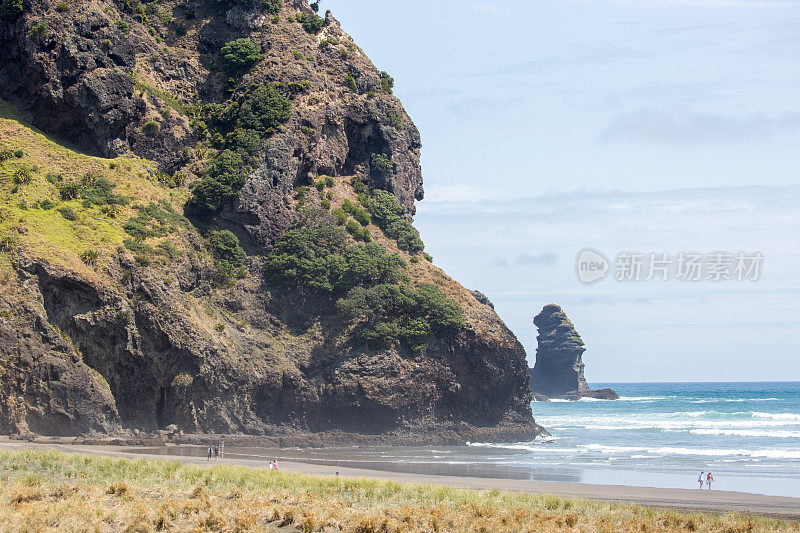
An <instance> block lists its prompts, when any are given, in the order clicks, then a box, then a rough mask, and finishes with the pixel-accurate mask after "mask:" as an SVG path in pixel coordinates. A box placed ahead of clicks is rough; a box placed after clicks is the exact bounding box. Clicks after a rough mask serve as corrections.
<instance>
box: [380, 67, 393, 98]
mask: <svg viewBox="0 0 800 533" xmlns="http://www.w3.org/2000/svg"><path fill="white" fill-rule="evenodd" d="M392 89H394V78H393V77H391V76H389V74H388V73H387V72H385V71H381V92H382V93H384V94H392Z"/></svg>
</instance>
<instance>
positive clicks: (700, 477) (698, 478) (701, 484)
mask: <svg viewBox="0 0 800 533" xmlns="http://www.w3.org/2000/svg"><path fill="white" fill-rule="evenodd" d="M703 474H705V471H703V472H700V475H699V476H697V481H698V482H699V483H700V490H703Z"/></svg>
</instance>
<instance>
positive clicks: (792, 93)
mask: <svg viewBox="0 0 800 533" xmlns="http://www.w3.org/2000/svg"><path fill="white" fill-rule="evenodd" d="M322 7H323V9H332V10H333V12H334V15H335V16H336V17H337V18H338V19H339V20H340V22H341V23H342V26H343V29H344V30H345V31H347V32H349V33H350V34H351V35H353V37H354V38H355V39H356V41H357V42H358V43H359V45H360V46H361V47H362V48H363V49H364V50H365V51H366V52H367V53H368V54H369V55H370V57H371V58H372V60H373V61H374V62H375V63H376V65H377V66H378V67H379V68H381V69H384V70H387V71H389V72H390V73H391V74H392V75H393V76H394V77H395V80H396V82H395V93H396V94H397V95H398V96H399V97H400V99H401V100H402V101H403V103H404V105H405V107H406V109H407V110H408V112H409V114H410V115H411V117H412V118H413V119H414V121H415V123H416V124H417V126H418V127H419V128H420V131H421V133H422V142H423V161H422V165H423V175H424V180H425V189H426V199H425V200H424V201H422V202H420V203H419V204H418V215H417V218H416V223H417V227H418V228H419V229H420V231H421V232H422V236H423V239H424V240H425V243H426V246H427V249H428V251H429V252H430V253H431V254H433V256H434V257H435V260H436V263H437V264H438V265H440V266H441V267H443V268H444V269H445V270H446V271H447V272H448V273H449V274H450V275H452V276H453V277H455V278H456V279H457V280H458V281H460V282H461V283H463V284H464V285H466V286H467V287H469V288H476V289H480V290H481V291H483V292H484V293H486V294H487V295H488V296H489V297H490V298H491V299H492V300H493V301H494V303H495V305H496V308H497V311H498V312H499V313H500V315H501V316H502V317H503V319H504V320H505V321H506V323H507V324H508V325H509V327H511V329H512V330H513V331H514V332H515V333H516V334H517V336H518V337H519V339H520V340H521V341H522V343H523V344H524V345H525V348H526V349H527V351H528V358H529V360H530V362H531V364H533V361H534V357H535V351H536V330H535V328H534V326H533V324H532V317H533V315H535V314H536V313H537V312H538V311H540V310H541V308H542V306H543V305H545V304H547V303H550V302H555V303H559V304H561V305H562V306H563V307H564V309H565V310H566V311H567V313H568V315H569V316H570V317H571V318H572V321H573V322H574V323H575V325H576V327H577V329H578V331H579V332H580V333H581V335H582V337H583V339H584V341H585V342H586V344H587V347H588V349H587V352H586V354H585V355H584V361H585V362H586V373H587V377H588V378H589V381H590V382H591V381H724V380H731V381H740V380H741V381H746V380H800V357H798V356H800V348H798V344H799V342H798V341H800V298H799V297H800V282H798V280H799V279H800V277H798V269H800V242H799V241H798V239H800V210H799V209H798V205H799V204H800V170H799V169H800V165H799V163H800V149H799V147H800V100H798V96H799V95H800V32H798V28H799V27H800V3H797V2H794V1H785V2H784V1H769V0H766V1H761V0H616V1H615V0H596V1H580V0H578V1H569V0H567V1H564V0H560V1H550V0H544V1H537V2H521V1H512V0H476V1H469V0H462V1H451V0H447V1H422V0H406V1H404V2H374V1H367V0H324V1H323V2H322ZM584 248H593V249H596V250H598V251H600V252H602V253H603V254H604V255H605V256H606V257H608V258H609V259H610V260H611V262H612V269H613V267H614V264H613V261H614V259H615V257H616V256H617V255H618V254H619V253H622V252H643V253H649V252H654V253H658V254H661V253H669V254H672V256H673V258H674V256H676V255H677V254H678V253H679V252H702V253H707V254H708V253H712V252H717V251H727V252H731V253H737V252H747V253H754V252H761V253H762V254H763V256H764V261H763V264H762V268H763V270H762V273H761V277H760V279H759V280H758V281H743V282H739V281H721V282H713V281H698V282H682V281H678V280H674V279H671V280H668V281H650V282H646V281H638V282H634V281H630V282H621V281H616V280H615V279H613V278H614V272H613V271H612V272H610V273H609V279H605V280H602V281H600V282H598V283H596V284H592V285H585V284H583V283H581V282H580V281H579V280H578V278H577V276H576V266H575V263H576V256H577V254H578V253H579V252H580V251H581V250H583V249H584Z"/></svg>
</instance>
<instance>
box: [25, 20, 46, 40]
mask: <svg viewBox="0 0 800 533" xmlns="http://www.w3.org/2000/svg"><path fill="white" fill-rule="evenodd" d="M47 34H48V31H47V23H46V22H44V21H40V22H37V23H36V24H35V25H33V26H32V27H31V28H30V29H29V30H28V35H30V36H31V37H38V38H40V39H41V38H44V37H45V36H47Z"/></svg>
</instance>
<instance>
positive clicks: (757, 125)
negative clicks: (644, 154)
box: [601, 109, 800, 146]
mask: <svg viewBox="0 0 800 533" xmlns="http://www.w3.org/2000/svg"><path fill="white" fill-rule="evenodd" d="M798 129H800V113H798V112H786V113H783V114H780V115H767V114H765V113H753V114H750V115H739V116H729V115H719V114H712V113H693V112H684V111H671V112H668V111H660V110H652V109H638V110H636V111H631V112H628V113H623V114H620V115H618V116H616V117H614V118H613V119H612V120H611V122H609V124H608V126H606V128H605V130H604V131H603V132H602V134H601V137H602V138H603V139H606V140H623V141H645V142H652V143H657V144H664V145H668V146H692V145H695V144H708V143H715V142H721V141H731V140H734V141H735V140H741V139H754V138H763V137H769V136H772V135H775V134H778V133H780V132H785V131H792V130H798Z"/></svg>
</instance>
